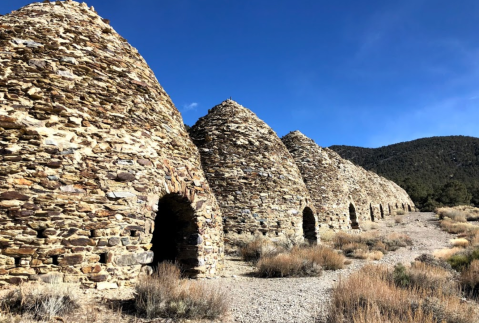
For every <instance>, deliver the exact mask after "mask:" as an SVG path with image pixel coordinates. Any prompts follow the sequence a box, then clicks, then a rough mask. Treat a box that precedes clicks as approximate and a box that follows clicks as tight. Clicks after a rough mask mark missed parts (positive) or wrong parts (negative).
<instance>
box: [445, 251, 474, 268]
mask: <svg viewBox="0 0 479 323" xmlns="http://www.w3.org/2000/svg"><path fill="white" fill-rule="evenodd" d="M478 259H479V248H474V249H466V250H463V251H461V252H459V253H456V254H454V255H452V256H451V257H450V258H449V259H448V260H447V262H448V263H449V264H450V265H451V267H452V268H454V269H455V270H457V271H463V270H464V269H465V268H466V267H468V266H469V265H470V264H471V262H473V261H474V260H478Z"/></svg>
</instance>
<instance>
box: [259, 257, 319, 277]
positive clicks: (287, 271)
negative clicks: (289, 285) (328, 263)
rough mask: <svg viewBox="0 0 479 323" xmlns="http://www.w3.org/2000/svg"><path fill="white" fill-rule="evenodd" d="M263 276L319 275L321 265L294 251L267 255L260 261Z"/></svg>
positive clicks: (260, 272) (260, 273)
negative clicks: (299, 255)
mask: <svg viewBox="0 0 479 323" xmlns="http://www.w3.org/2000/svg"><path fill="white" fill-rule="evenodd" d="M257 266H258V274H259V275H260V276H261V277H291V276H297V277H300V276H319V275H320V274H321V266H320V265H319V264H316V263H314V262H313V261H312V260H311V259H303V258H302V257H298V256H297V255H295V254H293V253H281V254H278V255H275V256H266V257H263V258H261V259H260V260H259V261H258V264H257Z"/></svg>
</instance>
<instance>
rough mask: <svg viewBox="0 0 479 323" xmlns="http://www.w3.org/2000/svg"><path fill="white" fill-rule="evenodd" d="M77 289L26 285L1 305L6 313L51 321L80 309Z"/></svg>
mask: <svg viewBox="0 0 479 323" xmlns="http://www.w3.org/2000/svg"><path fill="white" fill-rule="evenodd" d="M76 289H77V287H75V286H73V285H70V284H64V283H54V284H53V283H52V284H40V283H26V284H22V285H20V286H19V287H18V288H16V289H14V290H12V291H11V292H9V293H8V294H7V295H6V297H5V298H4V299H3V300H1V301H0V305H1V308H2V309H3V310H4V312H5V313H12V314H20V315H22V316H24V315H26V316H31V317H32V318H33V319H35V320H45V319H46V320H51V319H53V318H54V317H57V316H62V315H66V314H69V313H71V312H72V311H74V310H75V309H77V308H78V307H79V305H78V304H79V299H78V292H77V291H76Z"/></svg>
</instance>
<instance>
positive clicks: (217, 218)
mask: <svg viewBox="0 0 479 323" xmlns="http://www.w3.org/2000/svg"><path fill="white" fill-rule="evenodd" d="M0 25H1V29H0V248H1V250H0V251H1V255H0V284H1V283H2V282H3V283H5V282H7V283H8V282H10V283H12V282H13V283H18V282H20V281H24V280H34V279H40V278H42V277H43V276H44V275H46V274H49V273H52V272H55V273H59V276H60V277H61V278H62V279H63V280H64V281H81V282H83V283H84V284H85V285H86V286H92V287H93V286H95V285H96V283H98V282H103V281H108V282H112V283H118V284H119V285H122V284H128V283H130V282H133V281H134V280H135V278H136V276H137V275H138V274H139V273H140V271H148V270H149V269H148V266H149V265H151V263H152V262H153V261H157V260H158V261H160V260H162V257H163V258H164V259H169V258H172V257H173V258H175V259H178V260H179V261H180V263H182V264H183V265H184V266H185V267H186V269H188V270H189V271H190V272H191V273H195V274H199V275H214V274H216V273H217V272H218V270H220V269H221V264H222V259H223V245H222V244H223V228H222V222H221V211H220V209H219V207H218V205H217V202H216V200H215V198H214V196H213V194H212V192H211V190H210V187H209V185H208V183H207V181H206V179H205V177H204V174H203V171H202V169H201V164H200V158H199V154H198V150H197V148H196V147H195V145H194V144H193V143H192V142H191V140H190V138H189V136H188V134H187V132H186V130H185V128H184V125H183V121H182V118H181V115H180V113H179V112H178V111H177V110H176V108H175V107H174V105H173V103H172V102H171V100H170V98H169V97H168V95H167V94H166V92H165V91H164V90H163V88H162V87H161V86H160V85H159V84H158V82H157V80H156V78H155V75H154V74H153V72H152V71H151V70H150V69H149V67H148V65H147V64H146V62H145V61H144V59H143V58H142V57H141V56H140V55H139V54H138V52H137V50H136V49H134V48H133V47H131V45H129V44H128V43H127V41H126V40H125V39H123V38H122V37H121V36H119V35H118V34H117V33H116V32H115V31H114V30H113V29H112V28H111V27H110V26H109V25H108V23H107V22H106V20H103V19H102V18H101V17H100V16H98V15H97V13H96V12H95V11H94V10H93V8H88V7H87V6H86V5H85V4H80V3H77V2H73V1H66V2H58V1H57V2H52V3H42V4H40V3H35V4H32V5H29V6H27V7H24V8H22V9H20V10H18V11H14V12H12V13H11V14H8V15H5V16H2V17H0ZM158 209H159V211H158ZM165 228H168V229H165ZM175 230H176V231H175ZM172 231H173V233H171V232H172ZM158 232H161V234H160V233H158ZM165 237H166V238H165ZM165 250H166V251H167V252H166V251H165Z"/></svg>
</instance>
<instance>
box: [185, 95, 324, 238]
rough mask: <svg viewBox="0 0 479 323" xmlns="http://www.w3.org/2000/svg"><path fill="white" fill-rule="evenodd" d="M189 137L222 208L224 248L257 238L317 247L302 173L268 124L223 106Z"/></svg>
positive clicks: (211, 112) (229, 102) (232, 104)
mask: <svg viewBox="0 0 479 323" xmlns="http://www.w3.org/2000/svg"><path fill="white" fill-rule="evenodd" d="M190 135H191V137H192V139H193V141H194V142H195V144H196V145H197V146H198V148H199V150H200V154H201V161H202V164H203V169H204V171H205V174H206V177H207V178H208V182H209V183H210V186H211V187H212V189H213V190H214V192H215V195H216V198H217V200H218V203H219V205H220V207H221V210H222V213H223V221H224V223H223V225H224V230H225V237H226V242H228V243H232V244H235V243H237V242H240V241H245V240H249V239H251V237H252V236H254V235H257V234H260V235H263V236H267V237H269V238H273V239H275V238H288V239H295V240H296V239H302V238H303V236H304V238H306V239H307V240H311V241H312V242H316V240H317V238H318V236H317V221H316V214H315V210H314V208H313V207H312V205H311V202H312V201H311V198H310V197H309V193H308V191H307V189H306V186H305V185H304V182H303V179H302V178H301V173H300V172H299V170H298V168H297V166H296V164H295V162H294V160H293V158H292V157H291V155H290V154H289V152H288V150H287V149H286V147H285V146H284V144H283V143H282V142H281V140H280V139H279V138H278V136H277V135H276V133H275V132H274V131H273V130H272V129H271V128H270V127H269V126H268V125H267V124H266V123H264V122H263V121H262V120H260V119H259V118H258V117H257V116H256V115H255V114H254V113H253V112H251V111H250V110H248V109H247V108H245V107H243V106H241V105H239V104H238V103H236V102H235V101H232V100H226V101H224V102H222V103H221V104H219V105H217V106H215V107H214V108H212V109H211V110H209V113H208V114H207V115H206V116H204V117H202V118H200V119H199V120H198V122H197V123H196V124H195V125H194V126H193V127H192V128H191V130H190Z"/></svg>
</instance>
